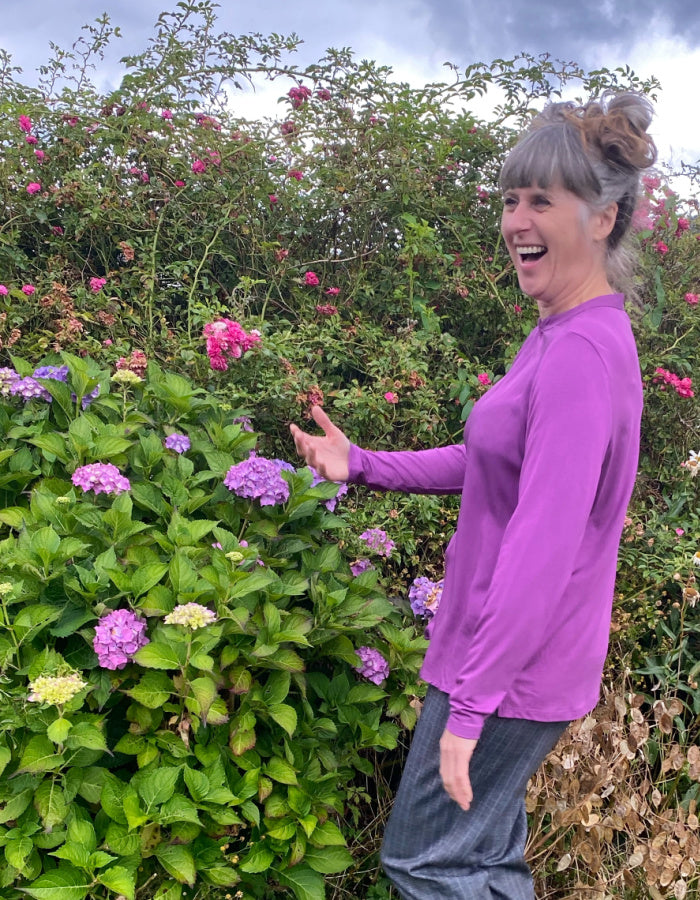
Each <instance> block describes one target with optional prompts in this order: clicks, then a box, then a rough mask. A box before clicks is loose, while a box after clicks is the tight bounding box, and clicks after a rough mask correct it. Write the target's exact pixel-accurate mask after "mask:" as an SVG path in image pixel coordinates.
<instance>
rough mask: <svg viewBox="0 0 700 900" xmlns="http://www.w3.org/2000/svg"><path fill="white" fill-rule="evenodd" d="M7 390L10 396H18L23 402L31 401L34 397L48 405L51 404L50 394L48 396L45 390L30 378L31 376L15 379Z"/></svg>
mask: <svg viewBox="0 0 700 900" xmlns="http://www.w3.org/2000/svg"><path fill="white" fill-rule="evenodd" d="M9 390H10V394H12V396H14V397H16V396H19V397H22V398H23V399H24V400H32V399H34V397H40V398H41V399H42V400H46V401H47V402H49V403H50V402H51V394H49V392H48V391H47V390H46V388H45V387H43V386H42V385H40V384H39V382H38V381H37V380H36V379H35V378H32V377H31V375H27V377H26V378H17V379H15V380H14V381H12V382H11V383H10V386H9Z"/></svg>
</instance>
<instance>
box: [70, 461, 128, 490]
mask: <svg viewBox="0 0 700 900" xmlns="http://www.w3.org/2000/svg"><path fill="white" fill-rule="evenodd" d="M72 481H73V484H74V485H75V486H76V487H79V488H82V489H83V490H84V491H94V492H95V493H96V494H121V492H122V491H128V490H129V489H130V488H131V484H130V483H129V479H128V478H125V477H124V475H122V474H121V472H120V471H119V469H118V468H117V467H116V466H113V465H112V463H90V464H89V465H87V466H79V467H78V468H77V469H76V470H75V472H73V477H72Z"/></svg>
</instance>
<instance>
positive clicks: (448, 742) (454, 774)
mask: <svg viewBox="0 0 700 900" xmlns="http://www.w3.org/2000/svg"><path fill="white" fill-rule="evenodd" d="M476 744H477V742H476V741H474V740H471V739H469V738H461V737H457V735H456V734H452V732H451V731H448V730H447V729H445V730H444V731H443V733H442V737H441V738H440V776H441V778H442V783H443V785H444V786H445V790H446V791H447V793H448V794H449V795H450V797H452V799H453V800H454V801H455V803H458V804H459V805H460V806H461V807H462V809H463V810H465V811H466V810H468V809H469V807H470V806H471V803H472V800H473V799H474V794H473V793H472V785H471V781H470V780H469V763H470V762H471V758H472V754H473V753H474V748H475V747H476Z"/></svg>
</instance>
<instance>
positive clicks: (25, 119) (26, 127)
mask: <svg viewBox="0 0 700 900" xmlns="http://www.w3.org/2000/svg"><path fill="white" fill-rule="evenodd" d="M17 124H18V125H19V127H20V129H21V130H22V131H24V132H27V133H29V132H30V131H31V130H32V120H31V119H30V118H29V116H20V117H19V119H17Z"/></svg>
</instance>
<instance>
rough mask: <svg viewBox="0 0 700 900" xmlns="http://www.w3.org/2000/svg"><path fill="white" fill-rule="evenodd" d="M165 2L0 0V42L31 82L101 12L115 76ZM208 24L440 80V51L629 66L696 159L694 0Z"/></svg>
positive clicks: (403, 8)
mask: <svg viewBox="0 0 700 900" xmlns="http://www.w3.org/2000/svg"><path fill="white" fill-rule="evenodd" d="M174 7H175V0H171V2H168V0H2V17H1V18H0V48H3V49H5V50H7V51H9V52H10V53H11V54H12V56H13V60H14V62H15V64H16V65H20V66H21V67H22V68H23V70H24V73H25V78H26V80H27V81H30V80H33V79H34V74H33V73H34V71H35V70H36V68H37V67H38V66H39V65H41V64H42V63H43V62H45V61H46V59H47V58H48V53H49V42H51V41H54V42H55V43H57V44H58V45H59V46H62V47H70V45H71V44H72V43H73V41H74V40H75V38H76V37H77V36H78V35H79V34H80V28H81V26H82V25H83V24H85V23H86V22H88V21H92V20H93V19H94V18H95V17H96V16H98V15H100V14H101V13H103V12H107V13H108V14H109V16H110V19H111V20H112V23H113V24H115V25H119V27H120V28H121V31H122V38H121V40H119V41H115V48H114V50H113V51H112V53H111V54H110V56H109V57H108V59H107V60H106V61H105V63H104V67H103V69H102V70H101V71H100V73H99V76H98V78H97V79H96V80H97V81H98V83H101V84H102V85H104V86H107V85H110V86H116V85H117V84H118V82H119V67H118V63H117V60H118V58H119V57H120V56H122V55H125V54H127V53H135V52H139V51H141V50H143V49H145V47H146V43H147V40H148V37H149V36H150V34H151V33H152V27H153V24H154V22H155V20H156V19H157V17H158V14H159V13H160V12H161V11H162V10H164V9H165V10H169V9H173V8H174ZM218 27H219V30H221V31H223V30H226V31H230V32H232V33H234V34H244V33H248V32H261V33H263V34H269V33H271V32H276V33H278V34H285V35H286V34H290V33H292V32H296V34H298V36H299V37H300V38H301V39H302V40H303V42H304V43H303V46H302V48H301V49H300V51H299V52H298V53H297V54H296V59H295V60H291V61H295V62H296V63H297V64H299V65H305V64H307V63H310V62H314V61H316V60H318V59H319V58H320V57H321V56H322V55H323V53H324V51H325V50H326V49H327V48H328V47H350V48H352V49H353V51H355V53H356V55H357V56H358V57H361V58H369V59H374V60H376V61H377V62H379V63H381V64H384V65H389V66H391V67H392V68H393V69H394V72H395V73H396V75H397V77H398V78H400V79H402V80H410V81H411V82H412V83H415V84H420V83H425V82H426V81H431V80H438V79H439V80H442V79H444V78H446V72H445V70H444V69H443V67H442V66H443V63H444V62H446V61H449V62H452V63H455V64H456V65H457V66H460V67H464V66H466V65H469V64H470V63H473V62H490V61H491V60H493V59H495V58H499V57H500V58H509V57H513V56H515V55H517V54H518V53H520V52H522V51H526V52H529V53H533V54H539V53H543V52H547V53H549V54H551V56H553V57H556V58H558V59H562V60H566V61H575V62H577V63H579V64H580V65H581V66H583V67H584V68H586V69H594V68H597V67H601V66H605V67H608V68H616V67H617V66H630V67H631V68H632V69H634V70H635V71H636V72H637V73H638V74H639V75H641V76H650V75H655V76H656V77H658V78H659V80H660V81H661V83H662V87H663V90H662V93H661V94H660V98H659V102H658V104H657V118H656V121H655V125H654V133H655V137H656V138H657V142H658V144H659V147H660V150H661V152H662V155H663V157H664V158H665V159H666V160H670V161H673V162H674V163H676V164H677V163H679V162H680V161H681V160H683V161H685V162H688V163H696V162H698V160H699V159H700V115H698V113H697V107H696V103H695V101H694V100H693V98H694V96H695V92H696V89H695V88H694V82H695V81H696V79H697V73H698V72H699V71H700V3H698V2H697V0H663V2H661V3H659V2H658V0H573V2H572V0H325V3H319V2H318V0H294V2H291V0H245V2H244V0H220V8H219V10H218ZM273 93H274V96H277V95H278V94H279V89H278V88H274V91H273ZM265 99H266V98H265V97H264V96H262V97H261V96H260V95H258V96H257V97H256V98H255V99H253V100H251V98H243V97H241V98H238V100H237V102H238V103H239V105H240V114H241V115H254V114H255V112H254V110H259V109H260V108H261V106H260V104H261V101H265ZM271 99H272V93H271V94H270V95H269V96H268V98H267V100H268V101H271ZM263 108H264V105H263ZM266 112H269V113H271V114H272V113H274V107H273V106H268V107H267V109H266Z"/></svg>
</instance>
